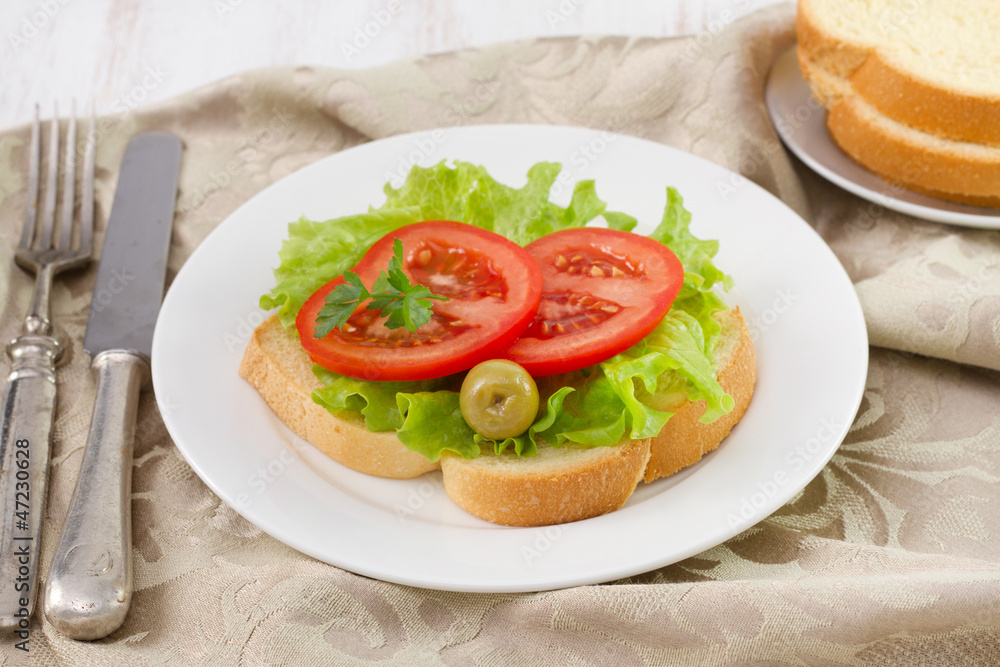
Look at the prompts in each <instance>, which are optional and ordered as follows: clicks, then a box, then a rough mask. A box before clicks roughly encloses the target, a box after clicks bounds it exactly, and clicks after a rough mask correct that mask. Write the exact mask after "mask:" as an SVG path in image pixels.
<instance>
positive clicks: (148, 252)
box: [43, 132, 182, 639]
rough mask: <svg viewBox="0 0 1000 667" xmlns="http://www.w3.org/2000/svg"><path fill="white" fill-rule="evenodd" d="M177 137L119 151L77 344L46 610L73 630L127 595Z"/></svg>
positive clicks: (104, 624)
mask: <svg viewBox="0 0 1000 667" xmlns="http://www.w3.org/2000/svg"><path fill="white" fill-rule="evenodd" d="M181 151H182V145H181V141H180V140H179V139H178V138H177V137H175V136H173V135H171V134H167V133H164V132H151V133H146V134H140V135H137V136H136V137H134V138H133V139H132V141H131V142H130V143H129V145H128V148H127V149H126V150H125V157H124V158H122V167H121V172H120V173H119V175H118V186H117V188H116V189H115V198H114V203H113V204H112V206H111V214H110V216H109V218H108V228H107V232H106V233H105V237H104V246H103V249H102V251H101V263H100V266H99V267H98V270H97V282H96V283H95V284H94V295H93V299H92V301H91V304H90V317H89V319H88V320H87V333H86V334H85V336H84V339H83V349H84V350H85V351H86V352H87V353H88V354H89V355H90V356H91V357H92V364H91V368H92V370H93V372H94V375H95V378H96V382H97V396H96V398H95V402H94V412H93V415H92V417H91V421H90V431H89V433H88V434H87V445H86V448H85V449H84V453H83V461H82V463H81V464H80V474H79V477H78V478H77V481H76V490H74V492H73V499H72V500H71V501H70V506H69V512H68V513H67V515H66V521H65V523H64V524H63V528H62V534H61V535H60V537H59V543H58V545H57V546H56V550H55V553H54V554H53V556H52V566H51V569H50V571H49V576H48V581H47V583H46V586H45V598H44V602H43V610H44V612H45V617H46V618H47V619H48V620H49V622H50V623H52V625H53V626H55V628H56V629H57V630H59V631H60V632H62V633H63V634H66V635H68V636H70V637H72V638H74V639H98V638H100V637H104V636H106V635H108V634H110V633H112V632H114V631H115V630H116V629H117V628H118V627H119V626H120V625H121V624H122V622H123V621H124V620H125V615H126V613H127V612H128V608H129V604H130V603H131V601H132V502H131V501H132V498H131V496H132V448H133V442H134V436H135V421H136V411H137V408H138V403H139V390H140V388H141V387H142V386H143V385H145V384H146V383H147V382H148V380H149V374H150V371H149V357H150V353H151V349H152V342H153V327H154V325H155V324H156V316H157V314H158V313H159V310H160V302H161V301H162V299H163V287H164V283H165V282H166V266H167V252H168V250H169V249H170V235H171V230H172V227H173V219H174V204H175V200H176V198H177V180H178V176H179V171H180V161H181Z"/></svg>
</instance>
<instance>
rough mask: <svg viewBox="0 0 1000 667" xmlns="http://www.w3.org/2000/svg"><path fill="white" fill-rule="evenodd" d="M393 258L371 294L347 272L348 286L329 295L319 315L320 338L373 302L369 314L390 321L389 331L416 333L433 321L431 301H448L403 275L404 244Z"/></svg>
mask: <svg viewBox="0 0 1000 667" xmlns="http://www.w3.org/2000/svg"><path fill="white" fill-rule="evenodd" d="M392 250H393V256H392V257H391V258H390V259H389V267H388V268H387V269H386V270H385V271H382V273H380V274H379V276H378V278H376V279H375V282H374V283H373V284H372V288H371V291H369V290H368V288H366V287H365V286H364V283H362V282H361V278H360V277H359V276H358V274H356V273H354V272H353V271H345V272H344V282H343V283H341V284H340V285H337V286H336V287H335V288H333V290H331V291H330V293H329V294H327V295H326V299H325V301H324V303H323V307H322V308H320V311H319V313H318V314H317V315H316V331H315V332H314V334H313V335H314V336H315V337H316V338H324V337H326V336H328V335H329V334H330V332H331V331H333V330H334V329H339V328H340V327H342V326H344V324H345V323H346V322H347V320H348V319H349V318H350V317H351V315H352V314H353V313H354V311H355V309H356V308H357V307H358V305H359V304H361V303H363V302H364V301H368V300H369V299H370V302H369V303H368V305H367V306H366V307H365V309H366V310H376V311H378V312H379V314H380V315H384V316H385V317H386V320H385V327H386V328H387V329H399V328H401V327H404V326H405V327H406V328H407V330H409V331H416V330H417V329H419V328H420V327H422V326H424V325H425V324H427V323H428V322H430V321H431V314H432V311H431V301H430V300H431V299H437V300H438V301H447V300H448V297H446V296H440V295H438V294H434V293H432V292H431V291H430V289H429V288H428V287H427V286H426V285H421V284H420V283H417V284H413V283H411V282H410V279H409V277H408V276H407V275H406V274H405V273H404V272H403V242H402V241H400V240H399V239H396V240H395V242H394V243H393V244H392Z"/></svg>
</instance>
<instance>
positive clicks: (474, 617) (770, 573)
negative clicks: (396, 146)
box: [0, 6, 1000, 666]
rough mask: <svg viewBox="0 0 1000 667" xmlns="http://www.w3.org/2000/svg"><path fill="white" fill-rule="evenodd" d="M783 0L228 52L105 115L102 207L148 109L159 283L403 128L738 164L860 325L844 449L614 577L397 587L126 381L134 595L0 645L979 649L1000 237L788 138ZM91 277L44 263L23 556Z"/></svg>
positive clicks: (165, 660) (997, 414)
mask: <svg viewBox="0 0 1000 667" xmlns="http://www.w3.org/2000/svg"><path fill="white" fill-rule="evenodd" d="M793 14H794V7H791V6H783V7H777V8H772V9H770V10H766V11H764V12H761V13H758V14H755V15H753V16H751V17H748V18H747V19H744V20H741V21H738V22H731V24H727V25H721V24H720V25H716V26H714V27H713V30H714V31H709V32H705V33H703V34H701V35H698V36H695V37H689V38H683V39H676V40H665V39H645V38H644V39H634V38H633V39H627V38H621V37H583V38H577V39H542V40H533V41H526V42H519V43H514V44H500V45H496V46H490V47H486V48H482V49H477V50H473V51H465V52H461V53H450V54H445V55H437V56H433V57H428V58H421V59H418V60H414V61H410V62H399V63H395V64H392V65H390V66H386V67H381V68H377V69H370V70H365V71H338V70H329V69H316V68H310V67H299V68H294V69H284V68H283V69H270V70H261V71H254V72H248V73H246V74H243V75H240V76H236V77H233V78H230V79H226V80H224V81H220V82H218V83H216V84H214V85H211V86H208V87H207V88H204V89H201V90H198V91H195V92H193V93H190V94H187V95H183V96H181V97H179V98H177V99H175V100H172V101H170V102H167V103H164V104H160V105H158V106H155V107H149V108H146V109H144V110H141V111H139V112H137V113H134V114H129V115H126V116H118V117H108V118H103V119H101V121H100V122H99V126H100V135H101V136H100V140H99V145H98V156H97V162H98V170H97V174H98V184H97V220H98V221H99V225H102V226H103V224H104V222H105V221H106V219H107V214H108V211H109V209H110V206H111V200H112V196H113V189H114V186H115V183H116V180H117V169H118V165H119V162H120V160H121V156H122V153H123V151H124V148H125V145H126V143H127V141H128V139H129V138H130V137H131V136H132V135H133V134H134V133H135V132H138V131H142V130H146V129H153V128H159V129H166V130H169V131H172V132H174V133H176V134H178V135H179V136H180V137H182V138H183V139H184V141H185V143H186V146H187V151H186V154H185V157H184V165H183V173H182V175H181V192H180V198H179V205H178V211H179V213H178V216H177V219H176V231H175V233H174V237H173V243H172V246H171V250H170V262H169V276H168V278H171V279H172V278H173V276H174V275H176V272H177V271H178V270H179V269H180V268H181V266H183V264H184V262H185V260H186V259H187V258H188V257H189V256H190V255H191V253H192V251H193V250H194V249H195V248H196V247H197V246H198V243H199V242H200V241H201V240H202V239H204V238H205V236H206V235H207V234H208V233H209V232H210V231H211V230H212V229H213V228H214V227H215V226H216V225H217V224H218V223H219V222H220V221H221V220H223V219H224V218H225V217H226V216H227V215H228V214H229V213H230V212H232V211H233V210H234V209H235V208H236V207H238V206H239V205H240V204H242V203H243V202H245V201H246V200H247V199H249V198H250V197H251V196H252V195H254V194H255V193H257V192H259V191H260V190H262V189H263V188H265V187H267V186H268V185H269V184H271V183H273V182H275V181H277V180H278V179H280V178H281V177H283V176H286V175H288V174H290V173H292V172H293V171H295V170H296V169H299V168H300V167H303V166H305V165H307V164H309V163H311V162H313V161H315V160H318V159H320V158H322V157H324V156H327V155H330V154H331V153H334V152H336V151H339V150H342V149H344V148H347V147H350V146H354V145H356V144H360V143H362V142H366V141H370V140H372V139H379V138H383V137H387V136H390V135H393V134H397V133H400V132H408V131H412V130H419V129H427V128H434V127H441V126H453V125H456V124H481V123H512V122H529V123H557V124H565V125H579V126H587V127H592V128H600V129H608V130H614V131H619V132H624V133H627V134H632V135H637V136H640V137H645V138H647V139H651V140H654V141H659V142H662V143H665V144H669V145H672V146H676V147H678V148H681V149H683V150H686V151H690V152H692V153H695V154H697V155H700V156H702V157H705V158H707V159H709V160H713V161H715V162H717V163H719V164H721V165H724V166H726V167H728V168H730V169H732V170H734V171H737V172H740V173H742V174H743V175H744V176H745V177H746V178H749V179H751V180H753V181H754V182H756V183H758V184H760V185H761V186H763V187H764V188H766V189H768V190H769V191H771V192H772V193H774V194H775V195H777V196H778V197H780V198H781V199H783V200H784V201H785V202H786V203H788V204H789V205H790V206H791V207H792V208H794V209H795V210H796V211H798V212H799V213H800V214H802V215H803V216H804V217H805V218H806V219H807V220H809V221H810V223H811V224H813V225H814V226H815V228H816V229H817V230H818V231H819V232H820V234H821V235H822V236H823V237H824V238H825V239H826V241H827V242H828V243H829V244H830V245H831V247H832V248H833V249H834V251H835V252H836V254H837V256H838V257H839V258H840V260H841V261H842V262H843V264H844V266H845V267H846V269H847V271H848V273H849V274H850V276H851V278H852V280H853V281H854V282H855V283H856V284H857V290H858V294H859V296H860V298H861V301H862V304H863V305H864V309H865V315H866V318H867V321H868V324H869V328H870V333H871V342H872V344H873V345H877V346H880V347H875V348H873V349H872V351H871V362H870V369H869V377H868V386H867V391H866V393H865V397H864V400H863V403H862V405H861V409H860V412H859V414H858V417H857V420H856V422H855V423H854V425H853V428H852V429H851V432H850V434H849V435H848V437H847V440H846V442H845V443H844V444H843V445H842V446H841V448H840V450H839V452H838V453H837V454H836V455H835V456H834V457H833V460H832V461H831V462H830V464H829V465H828V466H827V467H826V468H825V469H824V470H823V472H822V473H821V474H820V475H819V477H817V478H816V479H815V480H814V481H813V482H812V483H811V484H809V485H808V487H807V488H806V489H805V490H804V491H803V492H802V493H801V494H800V495H798V496H797V497H796V498H794V499H793V501H792V502H790V503H789V504H788V505H786V506H785V507H783V508H781V509H780V510H779V511H777V512H776V513H775V514H774V515H772V516H771V517H769V518H767V519H766V520H764V521H762V522H760V523H759V524H758V525H756V526H754V527H753V528H751V529H749V530H747V531H745V532H744V533H742V534H740V535H738V536H737V537H735V538H733V539H731V540H729V541H728V542H726V543H725V544H722V545H720V546H718V547H715V548H713V549H710V550H708V551H706V552H704V553H702V554H700V555H698V556H696V557H693V558H689V559H687V560H685V561H682V562H680V563H677V564H675V565H671V566H669V567H665V568H662V569H660V570H656V571H653V572H649V573H646V574H643V575H641V576H636V577H631V578H629V579H626V580H622V581H616V582H612V583H609V584H606V585H600V586H586V587H579V588H572V589H568V590H561V591H554V592H545V593H537V594H516V595H514V594H511V595H485V594H459V593H447V592H439V591H433V590H422V589H417V588H409V587H406V586H400V585H395V584H390V583H385V582H381V581H375V580H371V579H368V578H365V577H361V576H357V575H355V574H352V573H350V572H345V571H343V570H340V569H338V568H336V567H332V566H329V565H326V564H324V563H321V562H319V561H316V560H314V559H312V558H309V557H307V556H304V555H303V554H301V553H298V552H296V551H295V550H293V549H291V548H290V547H287V546H285V545H284V544H281V543H280V542H277V541H276V540H274V539H272V538H271V537H269V536H267V535H265V534H263V533H262V532H261V531H260V530H258V529H257V528H256V527H254V526H253V525H251V524H250V523H248V522H247V521H246V520H244V519H243V518H241V517H240V516H239V515H238V514H237V513H236V512H235V511H234V510H232V509H231V508H229V507H228V506H226V505H225V504H223V503H222V502H220V500H219V499H218V498H217V497H216V496H215V495H214V494H213V493H212V492H211V491H210V490H209V489H208V487H206V486H205V484H203V483H202V482H201V480H200V479H199V478H198V477H197V476H196V475H195V474H194V472H193V471H192V470H191V469H190V468H189V467H188V465H187V464H186V463H185V462H184V461H183V460H182V458H181V456H180V455H179V453H178V452H177V450H176V448H175V447H174V445H173V443H172V442H171V440H170V438H169V437H168V435H167V432H166V430H165V428H164V426H163V422H162V420H161V417H160V414H159V412H158V409H157V406H156V403H155V401H154V397H153V396H152V394H151V393H149V392H147V393H145V394H143V396H142V400H141V405H140V409H139V422H138V433H137V437H136V452H135V473H134V488H133V525H134V542H135V598H134V602H133V604H132V608H131V612H130V614H129V616H128V618H127V620H126V622H125V624H124V626H123V627H122V628H121V629H119V630H118V631H117V632H115V633H114V634H112V635H111V636H110V637H108V638H106V639H104V640H101V641H97V642H91V643H87V642H76V641H73V640H70V639H67V638H66V637H63V636H61V635H60V634H59V633H57V632H56V631H55V630H53V629H52V628H51V627H49V626H48V625H47V624H46V623H45V622H44V621H43V620H41V618H40V616H41V615H40V614H36V616H35V620H34V622H33V625H32V634H31V640H30V642H31V643H30V648H31V651H30V654H28V655H27V656H26V655H25V654H24V653H23V652H21V651H18V650H16V649H15V648H14V647H13V646H12V644H11V643H10V642H9V641H8V640H6V639H5V640H3V642H4V643H3V644H2V656H3V657H4V661H3V664H20V663H21V662H23V661H25V660H30V662H31V663H33V664H39V665H48V664H90V665H102V666H110V665H147V664H178V665H194V664H204V665H230V664H232V665H235V664H246V665H271V664H275V665H278V664H280V665H322V664H337V665H342V664H343V665H369V664H392V665H423V664H440V665H491V666H494V665H514V664H517V665H552V664H576V665H611V664H613V665H631V664H647V665H653V664H677V663H680V662H692V663H698V664H765V663H766V664H811V665H869V664H979V665H984V664H996V663H997V662H1000V649H998V644H1000V549H998V546H1000V484H998V481H1000V376H998V374H997V372H996V370H997V369H1000V236H998V234H997V232H992V231H974V230H970V229H962V228H958V227H951V226H944V225H940V224H934V223H930V222H924V221H921V220H917V219H914V218H910V217H907V216H904V215H900V214H896V213H893V212H891V211H888V210H885V209H882V208H881V207H878V206H875V205H871V204H869V203H868V202H866V201H863V200H861V199H857V198H855V197H853V196H851V195H849V194H847V193H846V192H844V191H842V190H840V189H838V188H836V187H834V186H832V185H830V184H828V183H826V182H825V181H823V180H822V179H821V178H819V177H817V176H816V175H814V174H812V173H811V172H810V171H809V170H807V169H806V168H804V167H803V166H802V165H801V164H799V163H798V162H796V161H795V160H793V159H791V158H790V157H789V155H788V154H787V153H786V152H785V150H784V149H783V148H782V146H781V145H780V143H779V141H778V139H777V138H776V135H775V133H774V131H773V130H772V127H771V125H770V123H769V121H768V117H767V114H766V111H765V108H764V103H763V94H762V93H763V86H764V81H765V78H766V75H767V72H768V70H769V68H770V66H771V63H772V62H773V61H774V59H775V58H776V56H777V55H778V54H780V53H781V52H782V51H783V50H784V49H786V48H787V47H789V46H790V45H791V44H792V43H793V40H794V28H793ZM27 139H28V130H27V128H25V127H19V128H13V129H10V130H8V131H6V132H3V133H0V233H2V236H0V246H2V247H0V250H2V252H0V255H2V256H3V257H9V256H11V255H12V254H13V248H14V246H15V245H16V243H17V238H18V235H19V233H20V228H21V219H22V217H21V216H22V215H23V207H24V201H25V195H24V192H25V188H26V183H25V180H26V179H25V165H26V164H27V159H26V152H25V145H26V143H27ZM749 223H750V221H748V224H749ZM96 241H97V246H98V247H100V241H101V233H98V235H97V239H96ZM95 273H96V265H95V266H93V267H91V268H90V269H89V270H87V271H85V272H82V273H79V274H75V275H72V276H70V277H69V278H68V279H65V280H60V281H59V282H58V283H57V285H56V287H55V292H54V310H55V322H56V323H57V328H58V333H59V335H61V336H62V337H63V338H64V339H65V340H68V341H73V344H71V345H70V346H69V350H68V355H67V357H68V358H67V360H66V364H65V365H64V366H63V367H62V368H61V369H60V371H59V382H60V386H59V402H58V413H57V418H56V425H55V436H54V437H55V442H54V451H53V457H52V468H51V480H50V493H49V499H48V510H47V513H46V516H45V524H44V534H43V542H42V555H41V561H42V567H43V568H44V569H43V570H42V572H43V573H44V572H45V571H47V568H48V566H49V563H50V561H51V558H52V550H53V547H54V543H55V540H56V537H57V531H58V529H59V527H60V526H61V524H62V521H63V517H64V515H65V511H66V507H67V505H68V502H69V499H70V495H71V493H72V491H73V485H74V483H75V478H76V474H77V470H78V468H79V464H80V459H81V454H82V448H83V444H84V440H85V432H86V429H87V426H88V422H89V419H90V411H91V406H92V404H93V399H94V385H93V381H92V379H91V376H90V372H89V359H88V357H87V355H86V354H84V353H83V352H82V350H81V349H80V341H81V340H82V337H83V328H84V326H85V324H86V318H87V309H88V303H89V300H90V295H91V292H92V289H93V282H94V276H95ZM30 286H31V279H30V277H29V276H28V275H26V274H25V273H23V272H22V271H20V270H19V269H17V268H15V267H14V266H13V264H12V263H11V262H8V261H0V295H2V301H0V302H2V303H3V304H4V314H3V319H2V326H0V335H2V336H3V337H5V339H10V338H12V337H13V336H14V335H16V334H17V332H18V330H19V327H20V321H21V317H23V314H24V312H25V309H26V306H27V302H28V298H29V294H30ZM4 363H5V364H6V363H7V361H6V359H5V360H4ZM5 368H6V366H5ZM991 369H992V370H991ZM815 381H817V382H822V378H815ZM691 511H693V512H696V511H697V508H696V507H692V508H691Z"/></svg>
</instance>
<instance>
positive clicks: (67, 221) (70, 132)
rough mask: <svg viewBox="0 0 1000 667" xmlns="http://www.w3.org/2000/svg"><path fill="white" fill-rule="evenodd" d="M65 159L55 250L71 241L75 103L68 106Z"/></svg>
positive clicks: (73, 201)
mask: <svg viewBox="0 0 1000 667" xmlns="http://www.w3.org/2000/svg"><path fill="white" fill-rule="evenodd" d="M65 154H66V158H65V160H64V163H65V166H64V167H63V192H62V195H63V196H62V223H61V224H60V225H59V240H58V242H57V243H56V248H58V249H59V250H64V249H66V248H69V246H70V243H72V241H73V206H74V204H75V203H76V198H75V197H76V101H75V100H74V101H73V103H72V104H71V105H70V115H69V127H68V128H67V130H66V150H65Z"/></svg>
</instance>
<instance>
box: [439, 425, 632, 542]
mask: <svg viewBox="0 0 1000 667" xmlns="http://www.w3.org/2000/svg"><path fill="white" fill-rule="evenodd" d="M649 444H650V439H649V438H646V439H645V440H627V441H626V442H624V443H622V444H620V445H618V446H616V447H573V446H563V447H544V446H540V447H539V448H538V454H537V455H536V456H531V457H521V456H517V455H516V454H511V453H507V452H505V453H504V454H502V455H500V456H496V455H495V454H493V453H492V452H485V453H484V454H483V455H481V456H479V458H475V459H464V458H462V457H461V456H457V455H449V454H447V453H446V454H444V455H442V456H441V472H442V473H443V477H444V489H445V491H446V492H447V494H448V496H449V497H451V499H452V500H454V501H455V503H456V504H457V505H458V506H459V507H461V508H462V509H464V510H465V511H466V512H468V513H469V514H472V515H474V516H477V517H479V518H480V519H486V520H487V521H492V522H493V523H499V524H503V525H505V526H548V525H551V524H556V523H568V522H570V521H579V520H580V519H589V518H590V517H594V516H599V515H601V514H607V513H608V512H613V511H615V510H617V509H620V508H621V507H622V505H624V504H625V501H626V500H628V499H629V497H630V496H631V495H632V492H633V491H635V487H636V485H638V484H639V481H640V480H641V479H642V475H643V471H644V470H645V469H646V462H647V461H648V460H649Z"/></svg>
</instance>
